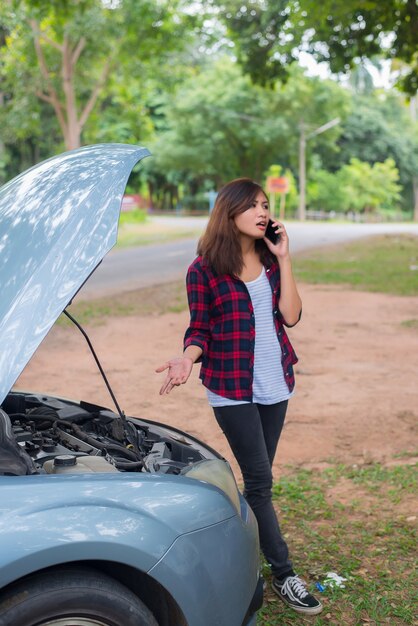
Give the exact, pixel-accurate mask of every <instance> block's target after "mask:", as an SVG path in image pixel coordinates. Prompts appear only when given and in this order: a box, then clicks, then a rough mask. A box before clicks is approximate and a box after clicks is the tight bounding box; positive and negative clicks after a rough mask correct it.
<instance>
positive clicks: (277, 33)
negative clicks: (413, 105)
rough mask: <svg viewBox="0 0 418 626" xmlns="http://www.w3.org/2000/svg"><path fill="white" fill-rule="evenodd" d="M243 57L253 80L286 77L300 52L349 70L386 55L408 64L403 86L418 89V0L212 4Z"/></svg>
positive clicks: (229, 0) (230, 0) (234, 0)
mask: <svg viewBox="0 0 418 626" xmlns="http://www.w3.org/2000/svg"><path fill="white" fill-rule="evenodd" d="M213 3H214V4H215V5H217V6H218V8H219V15H220V17H221V19H223V20H224V22H225V24H226V26H227V28H228V33H229V35H230V37H231V38H232V39H233V41H234V42H235V44H236V48H237V53H238V58H239V60H240V62H241V63H242V65H243V67H244V70H245V71H246V72H248V73H249V74H250V75H251V77H252V78H253V80H255V81H257V82H260V83H262V84H265V83H273V82H274V81H275V80H276V79H277V78H283V76H284V75H285V74H286V73H287V67H288V65H289V64H290V62H291V61H292V60H294V59H295V58H297V56H298V52H299V51H300V50H309V51H310V52H312V53H313V54H314V55H315V57H316V58H317V59H318V60H319V61H327V62H328V63H329V65H330V68H331V70H332V71H333V72H335V73H340V72H344V73H346V72H349V71H350V69H352V68H353V67H354V66H355V64H356V62H357V61H358V60H360V59H363V58H373V57H375V56H376V55H377V56H379V55H382V54H383V55H384V56H386V57H387V58H390V59H400V60H402V61H403V62H404V63H405V64H406V65H407V66H409V70H408V73H407V74H406V75H405V76H404V77H402V80H401V82H402V88H403V89H404V90H405V91H407V92H408V93H410V94H414V93H416V91H417V87H418V54H417V41H418V5H417V3H416V0H385V2H381V0H367V2H366V1H365V0H363V1H359V0H344V2H343V1H342V0H340V1H335V0H323V1H322V2H317V0H249V1H244V0H213Z"/></svg>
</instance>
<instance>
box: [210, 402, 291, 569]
mask: <svg viewBox="0 0 418 626" xmlns="http://www.w3.org/2000/svg"><path fill="white" fill-rule="evenodd" d="M213 410H214V413H215V417H216V420H217V422H218V424H219V426H220V427H221V428H222V431H223V433H224V435H225V437H226V438H227V440H228V443H229V445H230V447H231V450H232V452H233V454H234V456H235V458H236V460H237V461H238V464H239V466H240V468H241V472H242V477H243V479H244V487H245V488H244V497H245V499H246V500H247V502H248V504H249V505H250V507H251V508H252V510H253V511H254V515H255V516H256V519H257V522H258V530H259V535H260V545H261V549H262V551H263V553H264V556H265V558H266V560H267V562H268V563H269V564H270V566H271V570H272V573H273V575H274V576H277V577H279V578H281V577H283V575H285V574H290V575H292V574H293V573H294V572H293V569H292V564H291V562H290V560H289V550H288V547H287V545H286V542H285V540H284V539H283V537H282V534H281V532H280V526H279V522H278V520H277V516H276V513H275V511H274V508H273V503H272V500H271V489H272V485H273V475H272V471H271V467H272V464H273V459H274V455H275V453H276V448H277V444H278V442H279V438H280V434H281V432H282V428H283V423H284V418H285V416H286V410H287V400H285V401H284V402H279V403H277V404H271V405H265V404H240V405H235V406H222V407H214V409H213Z"/></svg>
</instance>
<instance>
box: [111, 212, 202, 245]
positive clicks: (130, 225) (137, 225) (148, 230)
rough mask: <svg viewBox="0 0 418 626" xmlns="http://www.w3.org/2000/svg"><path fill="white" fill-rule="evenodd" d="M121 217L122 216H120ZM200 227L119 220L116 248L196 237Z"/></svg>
mask: <svg viewBox="0 0 418 626" xmlns="http://www.w3.org/2000/svg"><path fill="white" fill-rule="evenodd" d="M121 218H122V216H121ZM201 233H202V229H201V228H182V229H181V230H180V229H179V228H178V226H176V225H173V226H161V225H160V224H157V223H154V222H145V223H141V222H140V221H139V222H123V221H122V222H120V225H119V231H118V241H117V244H116V247H117V248H128V247H134V246H146V245H150V244H156V243H167V242H169V241H174V240H177V239H190V238H197V237H199V236H200V235H201Z"/></svg>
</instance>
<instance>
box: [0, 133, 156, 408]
mask: <svg viewBox="0 0 418 626" xmlns="http://www.w3.org/2000/svg"><path fill="white" fill-rule="evenodd" d="M148 155H149V152H148V150H147V149H146V148H141V147H138V146H132V145H125V144H103V145H93V146H87V147H85V148H81V149H79V150H72V151H70V152H66V153H64V154H61V155H59V156H56V157H53V158H52V159H48V160H47V161H44V162H43V163H40V164H39V165H36V166H35V167H33V168H31V169H30V170H28V171H27V172H24V173H23V174H20V175H19V176H17V177H16V178H14V179H13V180H11V181H9V182H8V183H6V184H5V185H4V186H3V187H1V189H0V286H1V294H0V403H1V402H2V401H3V399H4V397H5V396H6V395H7V393H8V392H9V391H10V389H11V387H12V385H13V384H14V382H15V381H16V379H17V378H18V376H19V375H20V373H21V372H22V370H23V368H24V367H25V365H26V364H27V362H28V361H29V359H30V358H31V356H32V355H33V353H34V352H35V350H36V348H37V347H38V346H39V344H40V343H41V341H42V339H43V338H44V337H45V335H46V334H47V332H48V331H49V330H50V328H51V326H52V325H53V324H54V322H55V320H56V319H57V317H58V316H59V315H60V313H62V311H63V309H64V308H65V307H66V306H67V304H68V303H69V301H70V300H71V299H72V297H73V296H74V295H75V294H76V293H77V291H78V290H79V288H80V287H81V285H82V284H83V283H84V282H85V281H86V279H87V278H88V276H89V275H90V274H91V272H92V271H93V270H94V269H95V267H96V266H97V265H98V263H100V261H101V260H102V259H103V257H104V256H105V254H106V253H107V252H108V251H109V250H110V249H111V248H112V246H114V244H115V243H116V238H117V227H118V220H119V213H120V207H121V202H122V197H123V193H124V191H125V187H126V183H127V180H128V177H129V174H130V173H131V171H132V168H133V166H134V165H135V163H137V162H138V161H140V160H141V159H142V158H143V157H145V156H148Z"/></svg>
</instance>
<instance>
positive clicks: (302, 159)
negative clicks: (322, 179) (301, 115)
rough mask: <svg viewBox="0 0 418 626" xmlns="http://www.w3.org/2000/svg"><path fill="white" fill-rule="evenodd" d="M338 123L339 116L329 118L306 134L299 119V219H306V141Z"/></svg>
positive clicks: (303, 125) (304, 127)
mask: <svg viewBox="0 0 418 626" xmlns="http://www.w3.org/2000/svg"><path fill="white" fill-rule="evenodd" d="M339 123H340V118H339V117H336V118H335V119H333V120H330V121H329V122H327V123H326V124H323V125H322V126H319V127H318V128H315V130H313V131H311V132H310V133H309V134H308V135H307V134H306V126H305V124H304V122H303V120H301V122H300V124H299V130H300V134H299V211H298V218H299V219H300V220H301V221H304V220H305V219H306V142H307V141H308V139H311V138H312V137H315V135H320V134H321V133H324V132H325V131H326V130H328V129H329V128H332V127H333V126H335V125H336V124H339Z"/></svg>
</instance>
